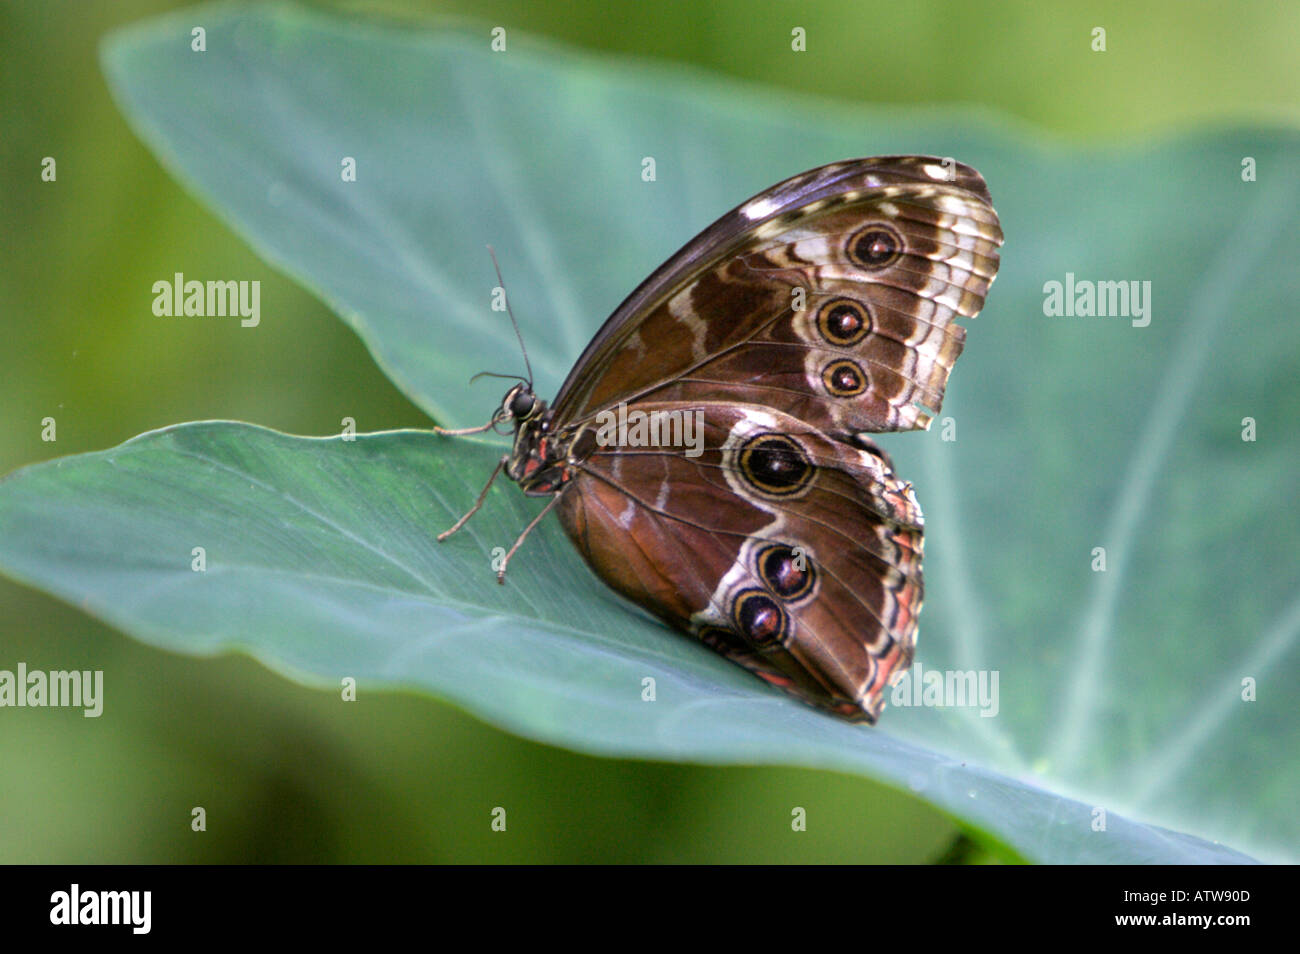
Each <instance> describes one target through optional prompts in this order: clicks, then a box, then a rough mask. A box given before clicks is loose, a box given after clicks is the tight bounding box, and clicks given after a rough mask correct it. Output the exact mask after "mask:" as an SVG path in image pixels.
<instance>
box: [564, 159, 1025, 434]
mask: <svg viewBox="0 0 1300 954" xmlns="http://www.w3.org/2000/svg"><path fill="white" fill-rule="evenodd" d="M1001 242H1002V232H1001V229H1000V228H999V225H998V218H997V214H996V213H995V212H994V211H993V208H992V206H991V204H990V199H989V194H988V190H987V188H986V187H985V185H984V180H983V179H982V178H981V177H980V175H979V173H978V172H976V171H975V170H974V169H971V168H970V167H968V166H964V165H961V164H958V163H953V162H952V161H951V160H940V159H936V158H929V157H917V156H902V157H886V158H875V159H860V160H853V161H850V162H843V163H835V164H832V165H829V166H823V167H821V168H820V169H814V170H812V171H811V172H807V173H803V174H802V175H799V176H795V177H793V178H791V179H789V180H787V181H785V182H783V183H780V184H779V185H776V186H773V187H772V188H771V189H769V190H767V191H766V192H764V193H761V194H760V195H758V196H755V197H754V198H752V199H750V200H749V201H748V202H746V203H744V204H742V205H740V206H738V207H737V208H736V209H734V210H733V211H732V212H730V213H728V214H727V215H725V216H723V217H722V218H721V219H719V220H718V221H717V222H716V223H715V224H714V225H712V226H711V227H710V228H708V229H706V230H705V231H704V232H703V233H701V234H700V235H699V236H697V237H696V238H695V239H693V240H692V241H691V242H689V243H688V244H687V245H686V246H685V247H684V248H682V249H681V251H679V252H678V253H677V254H676V255H675V256H673V257H672V258H671V259H669V261H668V262H666V263H665V264H664V266H663V267H661V268H660V269H659V270H657V271H656V272H655V273H654V274H653V275H651V276H650V278H649V279H647V280H646V281H645V282H644V283H643V284H642V285H641V287H640V288H638V289H637V290H636V291H635V292H633V293H632V295H630V296H629V297H628V299H627V300H626V301H625V302H624V303H623V304H622V305H621V306H620V307H619V308H618V309H617V310H616V311H615V312H614V314H613V315H612V316H611V317H610V319H609V320H608V321H607V322H606V323H605V325H604V326H603V327H602V329H601V330H600V332H599V333H598V334H597V335H596V337H595V339H594V340H593V341H592V343H591V344H590V345H589V346H588V348H587V350H586V352H584V354H583V356H582V358H581V359H579V361H578V363H577V364H576V365H575V367H574V369H573V371H572V372H571V373H570V375H569V378H568V379H567V380H566V382H565V384H564V385H563V387H562V388H561V389H560V393H559V395H558V396H557V398H556V401H555V408H556V413H557V417H558V418H559V419H560V420H581V419H584V418H587V417H590V416H591V415H593V414H595V413H597V412H598V411H600V410H601V409H604V408H607V407H611V406H614V405H616V404H618V403H619V402H628V403H631V402H632V401H638V400H655V401H696V402H707V401H715V400H733V401H734V400H745V401H749V402H751V403H754V404H757V405H762V406H767V407H772V408H775V409H777V410H781V411H784V412H786V413H789V414H793V415H794V416H796V417H798V418H799V419H800V420H802V421H804V422H805V423H806V424H809V425H811V426H813V427H817V428H821V429H823V430H825V431H827V432H828V433H831V434H834V435H836V436H839V437H842V438H845V439H847V438H850V437H852V436H853V435H857V434H861V433H868V432H877V431H893V430H906V429H911V428H916V427H926V426H928V424H929V421H930V415H929V413H928V412H927V411H926V410H925V408H929V409H932V410H938V409H939V408H940V406H941V405H942V402H943V394H944V389H945V387H946V384H947V380H948V373H949V371H950V370H951V368H952V364H953V362H954V361H955V360H956V358H957V356H958V355H959V354H960V353H961V349H962V344H963V342H964V340H965V329H964V328H963V327H961V326H960V325H958V324H956V323H955V322H954V320H953V319H954V318H956V317H957V316H958V315H963V316H966V317H974V316H975V315H976V314H977V313H978V312H979V310H980V308H981V307H982V306H983V303H984V296H985V295H986V293H987V292H988V288H989V285H990V284H991V283H992V281H993V278H994V276H995V274H996V272H997V265H998V251H997V250H998V246H999V245H1000V244H1001ZM918 405H920V406H918Z"/></svg>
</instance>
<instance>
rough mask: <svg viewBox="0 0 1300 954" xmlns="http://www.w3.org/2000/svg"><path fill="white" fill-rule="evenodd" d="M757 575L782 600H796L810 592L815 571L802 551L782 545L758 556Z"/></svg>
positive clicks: (762, 551)
mask: <svg viewBox="0 0 1300 954" xmlns="http://www.w3.org/2000/svg"><path fill="white" fill-rule="evenodd" d="M758 575H759V577H760V578H761V579H762V580H763V582H764V583H766V584H767V585H768V586H770V587H771V588H772V592H773V593H775V594H776V595H777V596H779V597H781V599H783V600H797V599H800V598H802V597H804V596H807V595H808V593H809V592H811V591H812V588H813V581H814V580H815V579H816V571H815V570H814V569H813V565H812V560H810V559H809V557H808V554H807V552H806V551H804V549H803V548H802V547H801V548H798V549H797V550H796V548H794V547H788V546H786V545H785V544H783V543H778V544H776V545H774V546H770V547H766V548H765V549H763V550H761V551H760V552H759V554H758Z"/></svg>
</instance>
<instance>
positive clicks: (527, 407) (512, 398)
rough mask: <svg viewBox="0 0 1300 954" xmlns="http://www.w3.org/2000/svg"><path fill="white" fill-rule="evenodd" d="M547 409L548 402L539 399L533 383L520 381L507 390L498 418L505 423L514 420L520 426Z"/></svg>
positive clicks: (516, 425)
mask: <svg viewBox="0 0 1300 954" xmlns="http://www.w3.org/2000/svg"><path fill="white" fill-rule="evenodd" d="M545 410H546V402H545V401H539V400H537V395H536V394H534V393H533V388H532V385H530V384H528V383H527V382H524V381H520V382H519V383H518V384H516V385H515V386H514V387H512V388H511V389H510V390H509V391H507V392H506V396H505V398H504V399H502V401H501V410H500V411H498V412H497V419H498V420H500V421H502V422H503V423H504V422H507V421H509V422H512V423H513V424H514V425H515V427H518V426H519V425H520V424H522V423H524V422H526V421H529V420H531V419H532V418H534V417H537V416H539V415H540V414H542V413H543V412H544V411H545Z"/></svg>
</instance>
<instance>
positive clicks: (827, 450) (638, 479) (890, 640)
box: [559, 403, 921, 722]
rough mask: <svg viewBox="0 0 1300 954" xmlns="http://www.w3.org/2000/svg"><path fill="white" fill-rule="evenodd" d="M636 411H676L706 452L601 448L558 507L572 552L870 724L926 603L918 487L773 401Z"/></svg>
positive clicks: (907, 657)
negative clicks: (760, 404) (915, 491)
mask: <svg viewBox="0 0 1300 954" xmlns="http://www.w3.org/2000/svg"><path fill="white" fill-rule="evenodd" d="M636 410H637V411H638V412H640V413H643V414H644V415H646V417H645V418H643V420H658V421H659V422H660V425H659V426H663V427H665V428H669V427H671V426H675V425H674V424H673V423H670V422H676V421H680V422H682V425H681V427H682V432H683V433H684V434H685V435H686V436H687V438H688V440H689V442H691V443H692V444H693V445H694V447H697V448H698V449H699V451H700V453H699V454H698V456H692V455H691V454H690V453H687V452H685V451H690V450H691V448H689V447H688V448H685V451H684V450H683V449H678V448H665V447H644V448H641V447H636V446H627V445H626V444H623V445H613V444H605V445H604V446H602V445H597V447H596V449H595V450H594V451H593V452H592V453H591V454H590V456H588V457H587V458H586V459H585V460H584V461H583V462H582V463H580V464H578V465H576V477H575V478H574V479H573V480H572V482H571V486H570V487H568V488H567V489H566V491H565V493H564V494H563V495H562V496H561V499H560V504H559V514H560V520H561V523H562V524H563V525H564V527H565V530H566V531H567V532H568V534H569V536H570V538H571V539H572V540H573V542H574V544H575V545H576V546H577V548H578V550H579V552H581V553H582V555H583V557H584V558H585V559H586V560H587V562H588V563H589V564H590V565H591V566H592V567H593V568H594V569H595V571H596V572H597V573H598V574H599V575H600V576H601V577H602V578H603V579H604V580H605V582H606V583H608V584H609V585H610V586H612V587H613V588H614V589H615V590H617V591H619V592H620V593H622V594H623V595H625V596H627V597H628V598H629V599H631V600H633V601H634V602H636V603H638V604H640V605H642V606H644V607H646V608H647V609H649V610H650V611H652V612H654V613H656V614H657V615H658V616H660V617H662V618H663V619H665V620H667V621H668V622H669V623H671V624H672V625H674V626H676V627H677V628H679V629H683V630H685V631H687V632H689V633H691V634H692V635H694V636H696V637H697V638H699V639H701V640H702V641H704V642H705V643H707V644H708V645H709V646H711V647H712V648H713V649H715V650H717V651H718V652H721V653H722V654H724V655H725V656H727V657H728V658H730V659H732V660H733V661H735V662H737V663H739V664H740V665H742V666H745V667H746V668H748V669H750V670H752V671H753V672H755V673H756V674H757V675H759V676H761V677H762V678H764V679H765V680H767V681H768V682H770V683H772V684H773V685H776V686H779V687H781V688H783V689H786V690H788V691H790V692H793V693H795V694H797V695H799V696H801V697H803V698H805V699H807V700H810V701H812V702H814V703H816V704H817V705H820V706H823V707H825V708H828V709H831V710H833V711H835V712H837V713H839V714H841V715H845V716H848V717H850V718H854V719H859V720H866V721H871V722H874V721H875V719H876V717H877V716H878V715H879V713H880V710H881V708H882V707H883V702H884V700H883V692H884V689H885V686H886V684H887V682H888V680H889V678H890V676H891V675H892V674H893V673H894V672H895V671H901V670H904V669H906V668H907V666H908V665H909V664H910V662H911V659H912V652H913V642H914V634H915V630H916V623H915V621H916V614H917V613H918V612H919V610H920V604H921V514H920V510H919V508H918V507H917V505H916V500H915V498H914V497H913V495H912V490H911V487H910V486H909V485H908V484H906V483H904V482H903V481H901V480H899V479H898V478H897V477H896V476H895V475H894V474H893V472H892V470H891V469H890V466H889V461H888V459H887V458H886V457H885V455H884V454H883V453H881V452H880V451H878V450H876V449H874V448H867V447H853V446H849V445H847V444H844V443H841V442H837V441H834V440H832V439H830V438H828V437H827V436H825V435H824V434H821V433H819V432H817V431H816V430H810V429H809V428H807V427H806V426H805V425H803V424H802V423H801V422H800V421H799V420H797V419H796V418H793V417H790V416H789V415H785V414H781V413H780V412H776V411H772V410H770V409H767V408H762V407H757V406H753V405H746V404H734V403H733V404H722V403H719V404H709V405H706V406H704V407H703V408H701V407H699V406H698V405H694V404H689V403H673V404H654V403H647V404H639V405H637V407H636ZM687 421H690V423H689V424H688V423H686V422H687ZM697 429H698V430H697Z"/></svg>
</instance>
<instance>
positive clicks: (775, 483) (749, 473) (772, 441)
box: [738, 434, 814, 497]
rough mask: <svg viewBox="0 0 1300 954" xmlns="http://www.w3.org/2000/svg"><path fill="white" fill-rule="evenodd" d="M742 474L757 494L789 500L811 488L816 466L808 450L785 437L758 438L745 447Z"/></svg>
mask: <svg viewBox="0 0 1300 954" xmlns="http://www.w3.org/2000/svg"><path fill="white" fill-rule="evenodd" d="M738 462H739V465H740V472H741V474H742V475H743V476H744V478H745V480H746V481H748V483H749V484H750V485H751V486H752V487H754V488H755V489H756V490H758V491H760V492H762V493H764V494H770V495H772V496H778V497H788V496H790V495H791V494H796V493H798V492H799V491H801V490H803V489H804V488H805V487H807V486H808V483H809V481H811V480H812V478H813V471H814V468H813V465H812V462H811V461H810V460H809V459H808V455H807V454H806V453H805V452H804V449H803V448H802V447H800V446H799V444H798V443H797V442H796V441H795V440H794V439H793V438H790V437H787V436H785V435H784V434H758V435H756V436H754V437H751V438H750V439H749V440H747V441H745V443H744V444H742V445H741V448H740V454H739V455H738Z"/></svg>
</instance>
